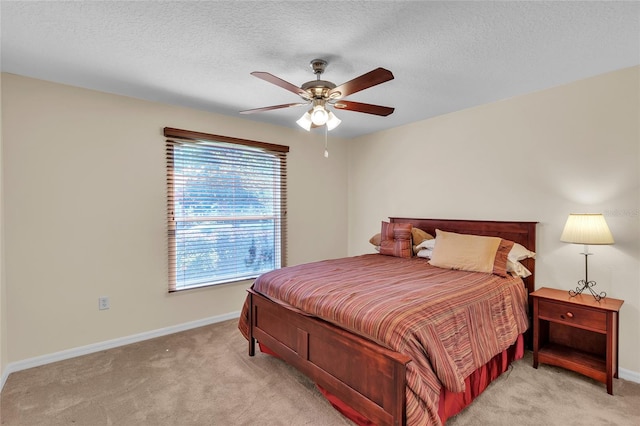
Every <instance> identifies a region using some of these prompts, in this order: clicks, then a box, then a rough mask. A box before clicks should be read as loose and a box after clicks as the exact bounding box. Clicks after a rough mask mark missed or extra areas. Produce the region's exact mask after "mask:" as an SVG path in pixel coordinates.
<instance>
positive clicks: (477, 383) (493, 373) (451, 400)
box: [258, 335, 524, 426]
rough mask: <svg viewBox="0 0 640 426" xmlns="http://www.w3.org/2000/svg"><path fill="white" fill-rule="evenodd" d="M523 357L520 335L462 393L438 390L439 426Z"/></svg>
mask: <svg viewBox="0 0 640 426" xmlns="http://www.w3.org/2000/svg"><path fill="white" fill-rule="evenodd" d="M258 345H259V346H260V351H262V352H264V353H266V354H269V355H273V356H276V357H277V356H278V355H277V354H276V353H275V352H273V351H272V350H271V349H269V348H268V347H266V346H265V345H263V344H261V343H260V342H258ZM523 356H524V337H523V335H519V336H518V338H517V340H516V341H515V343H514V344H513V345H511V346H510V347H509V348H507V349H506V350H504V351H502V352H501V353H499V354H498V355H496V356H494V357H493V358H491V360H489V362H488V363H486V364H485V365H483V366H482V367H480V368H479V369H477V370H476V371H474V372H473V373H471V375H470V376H469V377H467V378H466V380H465V381H464V384H465V391H464V392H450V391H448V390H446V389H445V388H442V389H441V390H440V400H439V404H438V416H439V417H440V420H441V421H442V424H445V423H446V421H447V419H449V418H450V417H452V416H455V415H456V414H458V413H459V412H460V411H462V410H463V409H464V408H465V407H466V406H468V405H469V404H471V402H472V401H473V400H474V399H475V398H476V397H477V396H478V395H480V394H481V393H482V392H483V391H484V390H485V389H486V388H487V386H489V384H490V383H491V382H492V381H494V380H495V379H496V378H497V377H498V376H499V375H501V374H502V373H504V372H505V371H507V369H508V368H509V365H510V364H511V363H512V362H513V361H515V360H517V359H520V358H522V357H523ZM316 386H317V387H318V389H319V390H320V392H321V393H322V394H323V395H324V397H325V398H326V399H327V400H328V401H329V402H330V403H331V405H333V407H334V408H335V409H336V410H338V411H340V412H341V413H342V414H343V415H344V416H345V417H347V418H348V419H350V420H351V421H352V422H354V423H355V424H357V425H359V426H374V423H373V422H371V421H370V420H369V419H367V418H366V417H364V416H363V415H362V414H360V413H358V412H357V411H355V410H354V409H353V408H351V407H349V406H348V405H346V404H345V403H344V402H342V401H341V400H340V399H338V398H337V397H336V396H335V395H333V394H331V393H329V392H327V391H326V390H325V389H323V388H322V387H321V386H318V385H316Z"/></svg>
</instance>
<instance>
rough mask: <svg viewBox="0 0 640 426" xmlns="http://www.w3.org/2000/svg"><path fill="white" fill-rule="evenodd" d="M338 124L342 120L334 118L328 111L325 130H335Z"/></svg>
mask: <svg viewBox="0 0 640 426" xmlns="http://www.w3.org/2000/svg"><path fill="white" fill-rule="evenodd" d="M340 123H342V120H340V119H339V118H338V117H336V116H335V114H334V113H332V112H331V111H329V119H328V120H327V130H328V131H331V130H333V129H335V128H336V127H338V126H339V125H340Z"/></svg>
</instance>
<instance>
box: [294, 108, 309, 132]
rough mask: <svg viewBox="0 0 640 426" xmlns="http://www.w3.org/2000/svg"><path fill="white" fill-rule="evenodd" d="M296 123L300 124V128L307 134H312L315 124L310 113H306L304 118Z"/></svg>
mask: <svg viewBox="0 0 640 426" xmlns="http://www.w3.org/2000/svg"><path fill="white" fill-rule="evenodd" d="M296 123H298V126H300V127H302V128H303V129H305V130H306V131H307V132H310V131H311V125H312V124H313V122H312V121H311V114H309V111H307V112H305V113H304V114H303V115H302V117H300V118H299V119H298V121H296Z"/></svg>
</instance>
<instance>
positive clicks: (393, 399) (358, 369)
mask: <svg viewBox="0 0 640 426" xmlns="http://www.w3.org/2000/svg"><path fill="white" fill-rule="evenodd" d="M249 300H250V302H249V303H250V310H249V324H250V325H249V333H250V338H249V355H251V356H253V355H254V354H255V341H256V339H257V340H259V341H260V342H261V343H263V344H265V345H266V346H268V347H269V349H271V350H272V351H273V352H275V353H276V354H278V355H279V356H280V357H281V358H282V359H283V360H284V361H286V362H287V363H289V364H290V365H292V366H294V367H296V368H297V369H298V370H300V371H301V372H302V373H304V374H305V375H306V376H307V377H309V378H310V379H311V380H313V381H314V382H315V383H317V384H318V385H320V386H322V387H323V388H325V389H326V390H327V391H329V392H330V393H332V394H333V395H335V396H336V397H338V398H340V399H341V400H342V401H343V402H345V403H346V404H347V405H349V406H350V407H352V408H354V409H355V410H357V411H358V412H359V413H361V414H362V415H364V416H366V417H367V418H369V419H370V420H371V421H373V422H374V423H375V424H379V425H398V426H399V425H404V424H405V423H406V419H405V395H404V394H405V385H406V379H405V377H406V365H407V364H408V363H409V361H410V360H411V359H410V358H409V357H408V356H406V355H402V354H399V353H397V352H394V351H392V350H390V349H386V348H384V347H381V346H379V345H377V344H375V343H373V342H371V341H370V340H367V339H365V338H363V337H359V336H357V335H354V334H351V333H349V332H347V331H345V330H343V329H340V328H338V327H336V326H334V325H332V324H330V323H328V322H326V321H322V320H320V319H318V318H314V317H310V316H307V315H304V314H302V313H301V312H300V311H298V310H295V309H290V308H287V307H284V306H282V305H279V304H277V303H274V302H272V301H271V300H269V299H267V298H265V297H264V296H262V295H260V294H258V293H256V292H254V291H253V290H249Z"/></svg>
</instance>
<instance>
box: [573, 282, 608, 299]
mask: <svg viewBox="0 0 640 426" xmlns="http://www.w3.org/2000/svg"><path fill="white" fill-rule="evenodd" d="M595 285H596V282H595V281H586V280H580V281H578V287H576V289H575V290H569V296H571V297H576V296H577V295H579V294H582V292H583V291H585V290H589V292H590V293H591V295H592V296H593V298H594V299H596V300H597V301H598V302H599V301H600V300H602V299H604V298H605V297H607V293H605V292H604V291H601V292H600V293H596V292H595V291H593V288H592V287H594V286H595Z"/></svg>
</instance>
